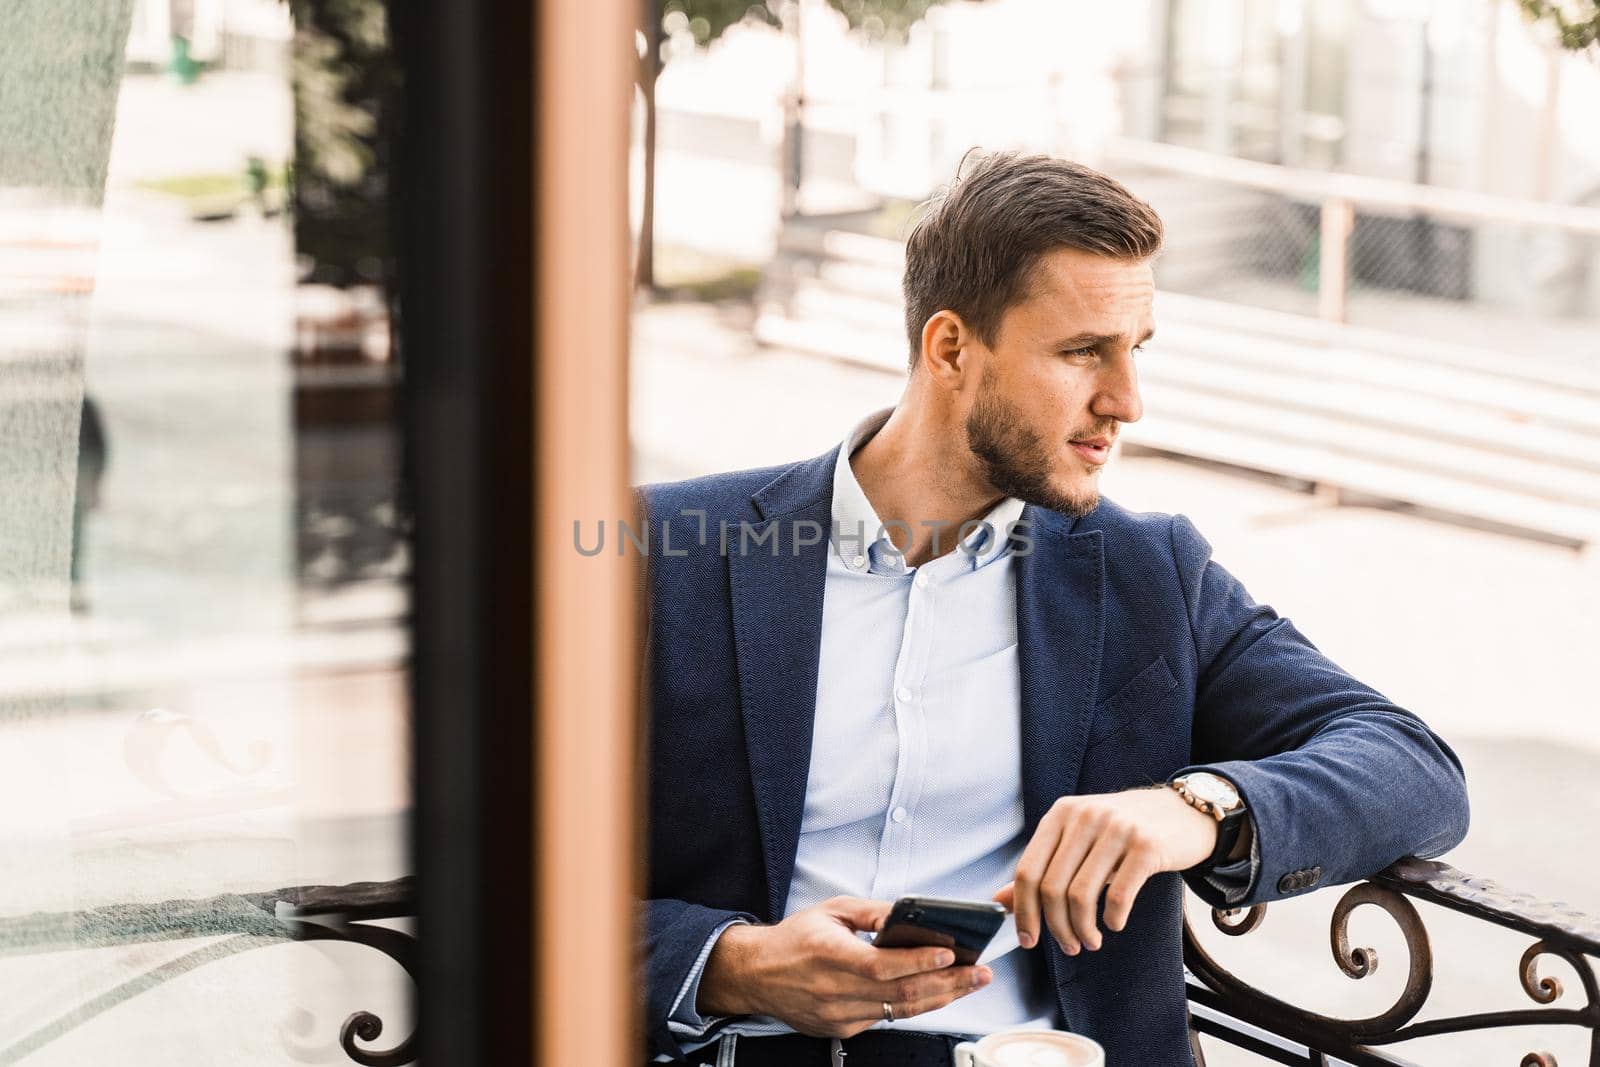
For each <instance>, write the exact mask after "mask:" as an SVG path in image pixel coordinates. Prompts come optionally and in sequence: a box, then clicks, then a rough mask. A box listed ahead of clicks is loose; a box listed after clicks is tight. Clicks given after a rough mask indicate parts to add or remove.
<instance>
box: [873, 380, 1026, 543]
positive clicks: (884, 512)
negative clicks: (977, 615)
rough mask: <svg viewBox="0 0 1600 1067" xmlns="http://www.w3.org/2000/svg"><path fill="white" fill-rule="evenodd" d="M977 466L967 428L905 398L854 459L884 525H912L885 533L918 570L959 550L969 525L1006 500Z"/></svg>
mask: <svg viewBox="0 0 1600 1067" xmlns="http://www.w3.org/2000/svg"><path fill="white" fill-rule="evenodd" d="M970 465H971V458H970V456H969V455H968V453H967V448H966V441H965V438H964V437H963V436H961V434H960V430H959V427H956V426H951V425H947V424H945V422H944V421H943V420H940V419H939V418H937V417H935V416H933V415H931V414H929V413H926V412H922V411H920V410H919V409H918V408H917V406H916V405H914V404H907V403H906V402H905V401H904V400H902V402H901V404H900V405H899V406H898V407H896V408H895V409H894V412H893V413H892V414H891V415H890V416H889V421H888V422H886V423H884V424H883V427H882V428H881V429H879V430H878V432H877V433H876V434H874V435H873V436H872V437H871V439H869V440H868V441H867V443H866V444H864V445H862V446H861V447H860V448H859V449H858V450H857V451H856V453H855V454H854V455H853V456H851V457H850V469H851V470H852V471H853V472H854V474H855V476H856V481H857V482H858V483H860V485H861V491H862V492H863V493H865V494H866V497H867V501H868V503H870V504H871V505H872V510H873V511H874V512H876V513H877V515H878V519H879V521H880V522H883V523H885V524H888V523H891V522H893V521H896V520H898V522H900V523H904V524H905V525H904V526H894V525H890V526H887V529H886V531H885V532H886V533H887V534H888V536H889V538H890V539H891V540H893V541H894V543H895V547H896V548H898V549H899V550H900V551H901V552H902V553H904V555H905V559H906V563H907V565H908V566H913V567H916V566H921V565H922V564H924V563H926V562H928V561H929V560H931V559H934V558H936V557H937V556H941V555H943V554H944V553H946V552H949V551H950V550H951V549H953V548H955V547H956V542H957V541H958V540H959V531H960V529H961V524H962V523H964V522H968V521H972V520H977V519H981V518H983V516H985V515H987V514H988V513H989V511H990V509H991V508H993V507H994V506H995V505H996V504H997V503H999V502H1000V500H1001V495H1000V494H999V493H998V492H996V491H995V490H994V488H993V487H991V486H989V485H988V484H986V483H985V482H984V481H983V480H982V479H981V478H976V477H974V476H973V473H972V471H971V470H970ZM907 527H909V528H910V533H909V538H908V536H907V529H906V528H907ZM936 549H937V551H936Z"/></svg>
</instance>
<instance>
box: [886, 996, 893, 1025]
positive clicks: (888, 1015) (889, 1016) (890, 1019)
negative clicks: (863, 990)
mask: <svg viewBox="0 0 1600 1067" xmlns="http://www.w3.org/2000/svg"><path fill="white" fill-rule="evenodd" d="M883 1021H884V1022H886V1023H892V1022H894V1005H893V1004H890V1003H889V1002H888V1001H887V1000H886V1001H884V1002H883Z"/></svg>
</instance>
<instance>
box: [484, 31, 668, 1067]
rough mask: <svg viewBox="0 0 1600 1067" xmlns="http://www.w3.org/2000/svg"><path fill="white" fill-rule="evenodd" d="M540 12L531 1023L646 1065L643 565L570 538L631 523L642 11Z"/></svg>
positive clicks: (578, 1060)
mask: <svg viewBox="0 0 1600 1067" xmlns="http://www.w3.org/2000/svg"><path fill="white" fill-rule="evenodd" d="M535 11H536V20H535V26H534V31H535V32H534V40H535V45H536V55H537V58H538V62H537V63H536V64H535V66H534V68H533V71H532V73H533V75H534V83H535V84H534V92H535V97H534V100H535V107H536V111H535V115H536V124H535V129H536V139H535V148H534V174H535V179H536V180H535V182H534V185H533V189H532V192H531V195H532V196H533V197H534V237H535V249H536V253H535V270H534V281H535V284H534V287H533V288H534V291H533V294H532V296H533V318H534V328H535V345H534V352H533V353H532V354H531V355H530V358H531V359H533V360H534V368H533V371H534V374H533V393H534V402H535V412H536V417H535V419H534V426H533V428H532V431H531V432H530V433H529V434H528V442H527V443H528V447H529V448H530V449H532V450H533V451H532V454H533V457H534V462H535V470H534V484H535V489H536V495H535V506H534V520H535V521H534V531H535V535H534V537H533V539H532V543H531V544H529V545H528V546H527V551H529V552H530V553H532V556H533V582H534V590H533V592H534V600H535V604H536V609H535V612H536V615H535V617H536V622H537V627H536V630H535V640H534V648H532V649H530V650H529V652H530V654H531V655H533V656H534V657H535V664H536V672H535V700H534V707H533V708H531V709H528V714H531V715H534V716H535V726H534V751H533V753H531V755H532V758H533V770H534V774H533V784H534V840H533V841H532V842H531V845H532V846H533V848H534V868H535V886H536V888H535V893H534V896H535V899H536V900H537V901H538V910H537V912H536V913H535V914H534V917H533V931H532V934H533V953H534V961H535V997H536V998H537V1010H536V1011H530V1012H529V1020H530V1022H531V1023H532V1025H534V1026H535V1027H536V1030H535V1032H534V1033H533V1035H532V1037H533V1047H534V1050H535V1055H534V1062H535V1063H536V1064H547V1065H552V1067H553V1065H557V1064H583V1065H584V1067H625V1065H628V1067H631V1065H632V1064H636V1063H638V1062H639V1057H640V1056H641V1055H642V1052H641V1048H642V1046H641V1044H640V1043H639V1039H638V1033H639V1018H638V1010H637V999H638V998H637V990H638V980H637V977H636V975H635V970H634V963H633V960H634V952H635V951H636V940H635V924H634V915H635V906H636V900H637V894H638V890H639V884H638V882H639V878H638V876H639V869H640V868H639V862H638V856H639V848H638V831H637V822H638V810H637V809H638V804H637V789H636V777H637V773H638V772H637V757H638V736H639V731H638V726H637V714H638V709H637V696H638V687H637V684H636V680H635V679H636V676H637V669H636V665H635V658H634V648H635V641H634V632H635V627H634V609H635V582H634V571H633V568H634V566H635V565H637V564H638V563H639V562H640V561H639V560H638V559H637V558H636V557H634V556H632V555H631V554H630V555H628V556H618V555H613V554H611V553H606V554H604V555H601V556H596V557H593V558H585V557H581V556H580V555H579V554H578V553H577V552H576V551H575V550H574V549H573V544H572V533H571V531H572V528H573V526H572V524H573V521H574V520H581V521H583V522H584V523H585V525H587V526H589V527H590V528H593V524H595V523H598V522H601V521H603V522H605V523H606V525H608V526H612V527H613V529H614V528H615V525H614V524H615V523H616V521H617V520H618V519H619V518H631V517H632V504H633V495H632V493H631V492H630V491H629V488H628V463H629V457H628V300H629V291H628V290H629V284H628V283H629V270H628V253H629V247H628V246H629V235H628V189H627V175H628V110H629V103H630V100H631V93H632V89H633V83H634V67H635V63H636V57H635V55H634V50H633V39H634V38H633V34H634V28H635V26H636V25H637V22H638V18H637V13H638V7H637V4H636V3H634V2H633V0H594V2H592V3H583V4H576V3H569V2H547V3H541V4H538V5H537V7H536V8H535ZM464 832H465V829H464ZM504 847H505V848H507V849H515V848H518V847H519V845H518V843H517V842H515V841H507V842H505V843H504ZM530 1007H531V1006H530Z"/></svg>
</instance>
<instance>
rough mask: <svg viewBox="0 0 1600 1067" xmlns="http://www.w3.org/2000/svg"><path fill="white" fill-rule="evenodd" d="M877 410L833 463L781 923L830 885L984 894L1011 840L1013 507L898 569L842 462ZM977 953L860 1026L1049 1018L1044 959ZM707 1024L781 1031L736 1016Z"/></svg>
mask: <svg viewBox="0 0 1600 1067" xmlns="http://www.w3.org/2000/svg"><path fill="white" fill-rule="evenodd" d="M888 417H889V411H887V410H885V411H880V412H877V413H875V414H874V415H872V416H869V417H868V418H867V419H865V420H863V421H862V422H861V423H860V424H859V425H858V426H857V427H856V428H855V430H854V431H853V432H852V433H851V434H850V436H849V437H848V438H847V439H846V440H845V442H844V446H843V447H842V448H841V449H840V451H839V460H838V464H837V466H836V467H835V470H834V482H833V520H834V524H835V527H834V532H833V536H832V537H831V539H830V541H831V543H830V551H829V553H828V563H827V575H826V583H825V586H824V591H823V607H822V650H821V659H820V661H819V663H818V669H817V703H816V718H815V723H814V725H813V728H812V741H811V765H810V773H809V776H808V778H807V781H806V797H805V808H804V812H803V815H802V819H801V824H800V841H799V848H798V851H797V853H796V857H795V868H794V878H793V881H792V882H791V884H790V886H789V896H788V900H787V902H786V904H785V907H784V914H785V915H791V914H793V913H794V912H796V911H799V910H801V909H803V908H807V907H810V906H811V905H814V904H818V903H821V902H822V901H824V900H826V899H828V898H829V897H832V896H838V895H848V896H855V897H867V898H871V899H874V900H885V901H892V900H895V899H896V898H898V897H901V896H906V895H917V896H931V897H951V898H956V899H962V900H988V899H989V898H990V897H991V896H992V895H993V894H994V893H995V891H996V890H998V889H999V888H1000V887H1002V886H1003V885H1005V884H1006V883H1007V882H1008V881H1010V880H1011V878H1012V876H1013V874H1014V873H1015V871H1016V865H1017V861H1018V860H1019V859H1020V858H1021V855H1022V850H1023V847H1024V846H1025V845H1026V844H1027V837H1026V835H1025V833H1024V825H1023V812H1022V742H1021V717H1022V711H1021V697H1020V684H1021V682H1020V675H1019V666H1018V660H1017V611H1016V574H1015V572H1014V570H1013V565H1014V559H1013V553H1012V551H1011V545H1010V543H1009V540H1008V534H1009V531H1010V528H1011V526H1012V524H1014V523H1015V522H1016V521H1018V520H1019V519H1020V517H1021V514H1022V507H1023V505H1022V502H1021V501H1019V500H1016V499H1014V498H1012V499H1007V500H1004V501H1002V502H1001V503H999V504H997V505H996V506H995V507H994V508H993V509H992V510H991V511H990V512H989V513H988V515H986V516H985V517H984V519H983V520H982V521H983V523H985V524H986V526H975V525H974V526H968V527H966V528H965V529H964V530H955V529H950V528H946V529H944V530H942V531H940V533H941V538H940V541H939V544H938V548H939V549H941V550H943V549H946V548H947V546H948V550H946V551H944V552H943V554H942V555H939V556H937V557H936V558H934V559H931V560H929V561H928V562H927V563H924V564H922V565H921V566H920V567H908V566H907V565H906V562H905V560H904V558H903V557H902V556H901V555H900V554H899V552H898V551H897V550H896V549H895V547H894V544H893V542H891V541H890V540H889V537H888V534H887V532H885V531H883V529H882V523H881V521H880V518H879V516H878V515H877V513H876V512H875V511H874V509H873V507H872V504H871V503H870V502H869V501H868V500H867V497H866V494H865V493H864V492H863V491H862V489H861V485H860V483H859V482H858V481H857V480H856V477H855V472H854V470H853V469H852V468H851V464H850V456H851V454H852V453H853V452H855V450H856V449H857V448H859V447H860V446H861V445H862V444H863V443H865V442H866V441H867V440H868V439H869V438H870V437H871V436H872V435H873V434H875V433H877V431H878V430H879V429H880V428H881V427H882V426H883V424H884V423H885V422H886V421H887V419H888ZM886 519H887V520H891V521H890V529H893V522H892V520H895V519H901V520H903V521H905V522H907V523H912V524H914V523H917V522H919V521H920V519H921V517H920V516H887V517H886ZM963 533H964V534H965V535H966V536H964V537H963V536H961V535H962V534H963ZM958 542H959V543H958ZM720 932H721V931H720V930H719V931H718V934H720ZM715 936H716V935H714V936H713V938H712V941H711V942H709V943H708V944H707V946H706V951H704V952H702V954H701V957H700V960H699V962H698V963H697V965H696V967H695V968H694V970H693V972H692V973H691V974H690V975H689V978H688V980H687V981H686V982H685V983H684V988H683V989H682V990H681V991H680V997H679V1001H678V1004H677V1007H676V1010H675V1011H674V1012H673V1015H672V1019H671V1023H670V1025H671V1027H672V1028H673V1030H674V1031H676V1032H677V1033H678V1035H679V1036H680V1037H681V1038H684V1039H687V1040H684V1041H683V1044H684V1046H685V1048H686V1049H687V1048H692V1047H694V1046H695V1044H696V1042H695V1040H694V1039H695V1038H696V1037H698V1036H699V1035H701V1034H703V1033H704V1032H705V1028H706V1027H707V1026H708V1025H709V1023H710V1022H712V1021H713V1020H704V1019H701V1018H700V1017H699V1016H698V1015H696V1014H695V1012H694V997H695V994H696V992H697V990H698V987H699V977H700V972H701V971H702V969H703V967H704V962H705V959H706V958H707V957H708V956H709V955H710V948H711V944H713V943H714V942H715ZM983 962H984V963H986V964H988V965H989V966H990V967H991V968H992V969H993V971H994V981H993V982H991V983H990V984H989V985H988V986H986V987H985V988H983V989H980V990H978V991H977V992H975V993H971V994H968V995H967V996H965V997H962V998H961V999H959V1000H957V1001H955V1002H954V1003H952V1004H949V1005H947V1006H946V1007H944V1008H941V1009H939V1010H937V1011H933V1012H928V1013H926V1014H923V1015H918V1016H915V1017H913V1018H909V1019H904V1020H896V1021H895V1022H893V1023H889V1022H882V1023H878V1024H877V1028H879V1029H891V1028H892V1029H900V1030H916V1031H923V1032H933V1033H949V1034H966V1035H972V1034H986V1033H990V1032H992V1031H995V1030H999V1029H1003V1028H1005V1027H1011V1026H1022V1025H1035V1026H1056V1025H1059V1020H1058V1019H1057V1012H1056V1006H1055V997H1054V995H1053V992H1052V991H1051V990H1050V988H1049V982H1048V980H1047V978H1046V977H1045V975H1044V973H1043V972H1044V961H1043V959H1042V958H1041V957H1040V955H1039V953H1037V952H1025V951H1022V950H1020V949H1019V948H1018V947H1017V941H1016V931H1015V927H1014V926H1013V924H1012V923H1011V921H1010V920H1009V919H1008V920H1007V922H1006V924H1005V926H1004V927H1003V928H1002V930H1001V932H1000V933H999V934H998V935H996V938H995V940H994V942H993V943H991V945H990V948H989V950H988V951H987V952H986V953H985V954H984V957H983ZM723 1032H731V1033H740V1034H751V1035H754V1034H777V1033H787V1032H789V1028H788V1027H787V1026H785V1025H784V1024H783V1023H781V1022H779V1021H778V1020H776V1019H771V1018H765V1017H751V1018H748V1019H736V1020H733V1021H732V1022H731V1023H729V1025H728V1026H727V1028H726V1030H725V1031H723Z"/></svg>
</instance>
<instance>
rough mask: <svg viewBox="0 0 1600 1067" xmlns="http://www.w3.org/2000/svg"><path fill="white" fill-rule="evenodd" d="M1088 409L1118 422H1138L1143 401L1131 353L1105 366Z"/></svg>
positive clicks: (1142, 413) (1142, 415) (1142, 410)
mask: <svg viewBox="0 0 1600 1067" xmlns="http://www.w3.org/2000/svg"><path fill="white" fill-rule="evenodd" d="M1090 410H1092V411H1093V412H1094V413H1095V414H1096V415H1099V416H1101V417H1102V418H1111V419H1116V420H1117V421H1118V422H1138V421H1139V420H1140V419H1141V418H1143V417H1144V401H1143V400H1141V399H1140V398H1139V375H1138V372H1137V371H1136V370H1135V369H1134V365H1133V355H1132V353H1129V354H1127V355H1125V356H1123V357H1122V358H1121V359H1118V360H1113V361H1110V363H1109V364H1108V365H1107V366H1106V369H1105V376H1104V378H1103V379H1102V380H1101V382H1100V389H1099V392H1098V393H1097V394H1096V395H1095V400H1094V404H1093V405H1092V406H1091V408H1090Z"/></svg>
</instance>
